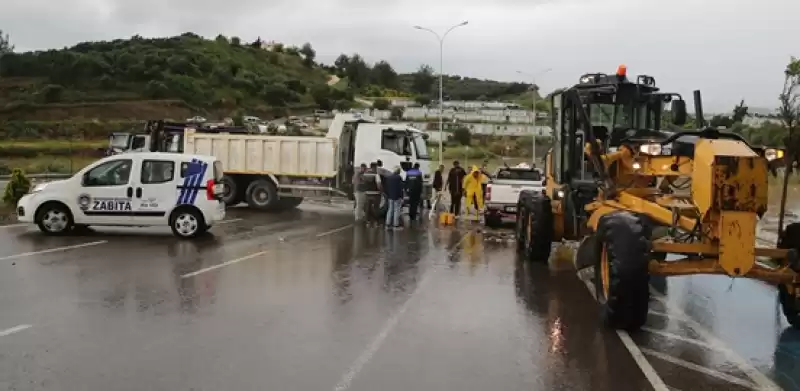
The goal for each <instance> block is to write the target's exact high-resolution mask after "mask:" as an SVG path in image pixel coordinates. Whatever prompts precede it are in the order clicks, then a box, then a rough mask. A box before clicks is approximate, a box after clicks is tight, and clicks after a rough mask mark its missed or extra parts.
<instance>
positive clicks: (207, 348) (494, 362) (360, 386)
mask: <svg viewBox="0 0 800 391" xmlns="http://www.w3.org/2000/svg"><path fill="white" fill-rule="evenodd" d="M349 212H350V211H349V210H346V209H342V208H340V209H336V208H326V207H323V206H313V205H309V206H304V207H303V208H302V209H301V210H300V211H294V212H291V213H287V214H283V215H261V214H258V213H251V212H247V211H238V210H233V211H232V212H231V213H230V216H229V221H228V222H227V223H226V224H222V225H219V226H217V227H214V228H213V230H212V232H213V235H209V236H206V237H203V238H202V239H200V240H198V241H194V242H188V241H178V240H176V239H174V238H172V237H171V236H170V234H169V232H168V231H166V230H164V232H159V233H158V234H155V235H154V234H152V233H150V232H148V231H147V230H141V229H135V230H102V231H99V232H97V233H94V234H91V235H89V236H84V237H64V238H49V237H43V236H41V235H39V233H38V232H35V230H34V228H32V227H24V226H23V227H16V226H15V227H6V228H0V314H2V316H0V389H12V390H51V389H59V390H61V389H64V390H131V391H133V390H136V391H140V390H145V389H146V390H263V389H275V390H388V391H391V390H445V389H458V390H492V389H497V390H517V389H518V390H648V389H659V388H658V386H657V385H656V386H654V385H653V383H652V381H651V380H649V378H648V377H647V376H645V373H643V369H642V366H643V363H642V362H641V360H642V358H641V357H639V358H636V359H634V357H633V356H632V355H631V350H630V348H629V347H627V346H626V345H625V344H623V342H622V341H621V340H620V338H619V336H618V335H617V334H616V333H614V332H610V331H607V330H604V329H602V328H600V327H598V319H599V311H598V308H597V306H596V305H595V304H594V303H593V302H592V296H591V293H590V291H589V290H587V289H586V287H585V285H584V283H583V282H582V281H581V280H580V279H579V278H577V277H576V275H575V272H574V270H571V269H569V268H563V267H560V266H559V265H557V264H555V261H554V262H553V264H551V265H549V266H548V265H535V264H525V263H522V262H519V261H518V260H517V258H516V254H515V251H514V245H513V243H511V244H507V243H494V242H492V241H487V240H485V239H486V237H485V236H486V235H489V234H488V233H480V232H477V231H475V230H468V229H460V230H459V229H438V228H434V227H427V226H425V227H417V228H411V229H407V230H405V231H400V232H385V231H383V230H379V229H367V228H364V227H358V226H356V227H354V226H352V225H351V220H352V218H351V214H350V213H349ZM663 288H664V287H663V286H662V287H661V289H662V290H663ZM729 288H730V282H729V281H727V280H724V279H714V278H698V277H694V278H687V279H673V280H670V281H669V284H667V285H666V293H667V296H665V297H666V298H662V299H659V300H654V302H653V312H652V314H651V319H650V322H648V330H646V331H644V332H642V333H639V334H637V335H634V336H632V338H633V341H634V342H635V345H636V347H637V348H638V349H640V350H641V352H642V354H643V356H642V357H645V358H646V361H647V362H648V363H649V367H650V368H651V369H652V370H653V371H655V374H656V376H657V377H658V378H659V379H663V381H664V383H666V384H667V385H669V386H670V387H671V388H672V389H680V390H713V389H726V390H727V389H731V390H737V389H758V388H757V386H759V385H762V384H769V383H770V382H772V381H775V382H776V383H778V384H780V385H781V387H783V388H784V389H786V390H800V388H797V385H798V379H800V370H799V369H798V368H800V364H798V363H800V359H798V352H800V347H799V346H798V343H800V342H799V341H800V338H798V336H797V335H796V334H795V333H792V332H788V331H785V330H786V325H785V324H784V323H781V322H784V321H783V319H782V318H780V317H779V315H778V313H777V312H775V297H774V296H775V295H774V292H773V291H772V290H770V289H769V288H768V287H764V286H761V285H759V284H758V283H753V282H747V281H736V283H735V284H734V287H733V288H732V289H729ZM739 358H740V359H741V360H738V359H739ZM687 363H689V364H694V367H693V366H691V365H688V364H687ZM752 370H755V372H756V374H754V373H752ZM758 374H763V375H761V376H763V379H762V378H759V377H758ZM763 382H766V383H763Z"/></svg>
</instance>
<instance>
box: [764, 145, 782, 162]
mask: <svg viewBox="0 0 800 391" xmlns="http://www.w3.org/2000/svg"><path fill="white" fill-rule="evenodd" d="M764 158H766V159H767V160H768V161H773V160H775V159H782V158H783V150H782V149H775V148H767V149H765V150H764Z"/></svg>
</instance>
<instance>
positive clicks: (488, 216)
mask: <svg viewBox="0 0 800 391" xmlns="http://www.w3.org/2000/svg"><path fill="white" fill-rule="evenodd" d="M525 190H530V191H542V190H544V175H542V171H541V170H539V169H538V168H534V167H531V166H530V165H528V164H526V163H521V164H518V165H517V166H514V167H507V166H506V167H503V168H500V169H498V170H497V173H496V174H495V176H494V177H493V178H492V179H491V180H490V181H489V184H488V185H487V186H486V212H485V221H486V224H487V225H500V224H502V223H507V222H512V221H516V218H517V203H518V200H519V194H520V193H521V192H522V191H525Z"/></svg>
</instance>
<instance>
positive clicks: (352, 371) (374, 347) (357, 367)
mask: <svg viewBox="0 0 800 391" xmlns="http://www.w3.org/2000/svg"><path fill="white" fill-rule="evenodd" d="M468 234H469V233H467V234H464V235H463V236H462V237H461V239H460V240H459V241H458V242H457V243H456V244H455V245H453V247H450V248H449V249H448V250H447V252H448V253H450V252H452V251H454V250H455V249H456V247H458V246H459V245H460V244H461V243H462V242H463V241H464V239H466V238H467V235H468ZM431 267H434V266H431ZM434 273H436V269H430V270H429V271H428V272H426V273H425V274H424V276H423V277H422V280H420V282H419V285H417V289H415V290H414V293H412V294H411V297H409V298H408V300H406V302H405V303H403V305H402V306H400V308H398V309H397V311H395V312H394V313H393V314H392V316H390V317H389V319H388V320H387V321H386V323H384V325H383V327H382V328H381V330H380V332H379V333H378V335H376V336H375V338H374V339H373V340H372V342H371V343H370V344H369V345H367V348H366V349H364V351H363V352H361V354H360V355H359V356H358V358H356V360H355V361H354V362H353V364H352V365H350V368H349V369H348V370H347V372H345V374H344V375H342V377H341V379H340V380H339V383H337V384H336V387H334V388H333V389H334V391H345V390H347V389H349V388H350V385H351V384H352V383H353V379H355V377H356V376H357V375H358V373H359V372H361V370H362V369H364V366H366V365H367V363H369V361H370V360H372V357H373V356H374V355H375V353H376V352H377V351H378V349H380V348H381V345H383V342H384V341H385V340H386V337H388V336H389V333H391V332H392V330H394V328H395V326H397V322H399V321H400V317H402V316H403V314H405V313H406V311H408V308H409V307H410V306H411V303H412V300H414V299H415V298H416V297H418V296H419V292H420V291H422V289H423V288H424V287H425V285H427V283H428V281H430V279H431V276H433V274H434ZM658 391H661V390H658Z"/></svg>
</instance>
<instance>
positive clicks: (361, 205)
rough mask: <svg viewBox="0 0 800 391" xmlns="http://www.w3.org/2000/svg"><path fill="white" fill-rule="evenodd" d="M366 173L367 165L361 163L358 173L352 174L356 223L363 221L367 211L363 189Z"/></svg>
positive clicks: (365, 195)
mask: <svg viewBox="0 0 800 391" xmlns="http://www.w3.org/2000/svg"><path fill="white" fill-rule="evenodd" d="M366 172H367V165H366V164H364V163H361V167H359V169H358V171H356V172H355V173H354V174H353V194H354V195H355V198H356V210H355V215H356V222H361V221H363V220H364V216H365V212H366V210H367V194H366V193H365V190H366V189H365V187H364V174H365V173H366Z"/></svg>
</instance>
